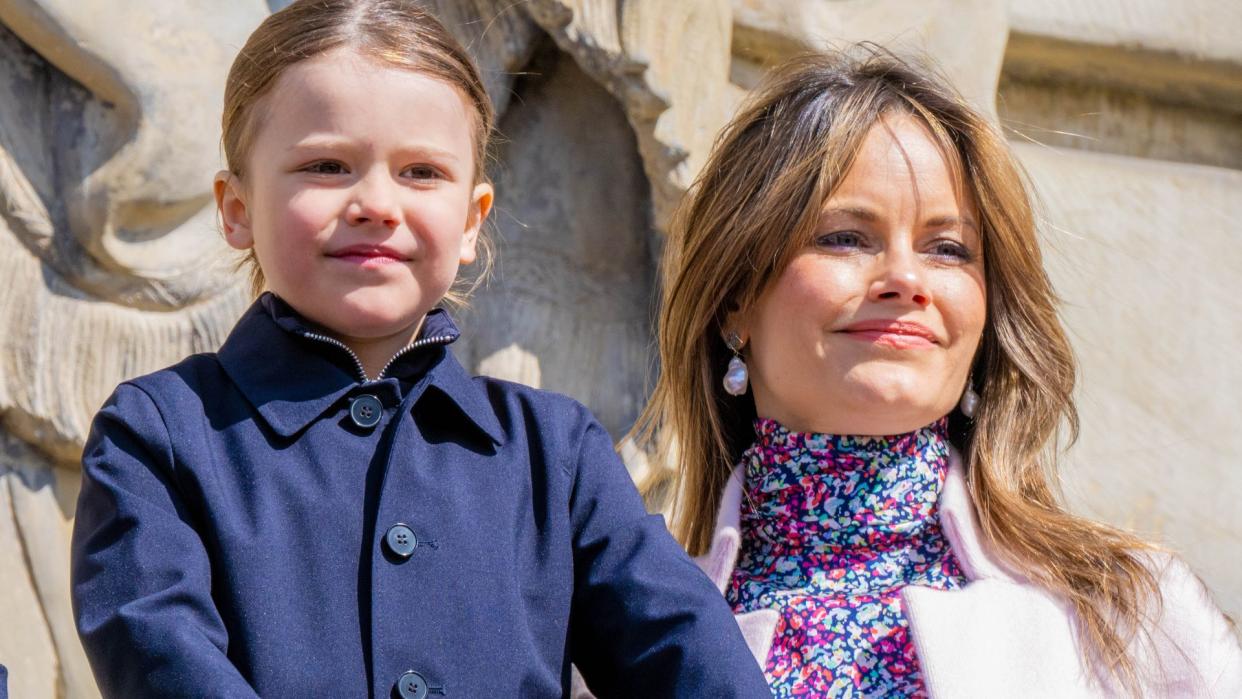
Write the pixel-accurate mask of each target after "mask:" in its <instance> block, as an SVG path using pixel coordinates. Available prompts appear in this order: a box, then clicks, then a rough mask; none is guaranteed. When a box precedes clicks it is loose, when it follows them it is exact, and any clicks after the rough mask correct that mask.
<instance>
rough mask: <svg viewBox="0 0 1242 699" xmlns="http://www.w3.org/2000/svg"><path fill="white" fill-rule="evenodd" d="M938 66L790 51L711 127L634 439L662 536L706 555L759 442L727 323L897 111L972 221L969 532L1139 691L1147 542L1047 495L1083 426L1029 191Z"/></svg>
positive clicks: (776, 268) (675, 234)
mask: <svg viewBox="0 0 1242 699" xmlns="http://www.w3.org/2000/svg"><path fill="white" fill-rule="evenodd" d="M933 76H934V73H933V72H932V71H930V70H927V69H923V68H916V67H913V66H911V65H910V64H908V63H906V62H903V61H901V60H900V59H897V58H896V57H894V56H892V55H891V54H888V53H887V52H884V51H882V50H879V49H876V48H868V49H865V51H864V55H862V56H860V57H850V56H846V55H824V54H816V55H809V56H805V57H801V58H798V59H795V60H794V61H792V62H790V63H788V64H786V65H784V66H781V67H779V68H776V69H774V70H773V71H772V72H771V74H770V77H769V79H768V80H767V81H766V82H765V83H764V84H763V85H761V86H760V87H759V88H758V89H756V91H755V93H754V94H753V95H752V96H751V97H750V99H749V100H748V101H747V102H746V104H744V105H743V106H742V108H741V110H740V112H739V113H738V115H737V116H736V117H735V118H734V119H733V121H732V122H731V123H730V124H729V125H728V126H727V127H726V128H725V130H724V131H723V133H722V134H721V135H720V136H719V138H718V140H717V142H716V144H715V148H714V149H713V152H712V155H711V157H710V158H709V160H708V162H707V164H706V165H705V167H704V168H703V171H702V174H701V175H700V176H699V178H698V180H697V181H696V182H695V184H694V185H693V187H692V188H691V191H690V192H689V194H688V195H687V197H686V199H685V201H684V202H683V204H682V206H681V208H680V209H679V211H678V213H677V215H676V216H675V218H674V221H673V224H672V227H671V231H670V236H669V240H668V243H667V249H666V250H665V257H664V268H663V281H664V299H663V305H662V308H661V311H660V316H659V350H660V362H661V365H660V366H661V374H660V377H659V379H658V381H657V383H656V386H655V389H654V392H653V395H652V397H651V401H650V402H649V403H648V405H647V407H646V409H645V411H644V412H643V414H642V415H641V416H640V418H639V420H638V423H637V424H636V426H635V429H634V432H633V433H632V436H634V438H635V439H636V441H637V442H638V443H639V444H640V445H642V446H644V447H646V448H648V449H649V451H651V452H654V453H655V454H656V459H655V462H656V463H657V464H660V463H662V464H663V466H664V468H663V469H660V468H657V469H655V470H653V471H652V474H651V476H650V477H649V478H648V482H647V483H646V484H645V490H646V491H647V493H648V495H649V497H650V498H652V499H653V500H659V499H667V498H668V497H671V498H672V511H673V530H674V533H675V534H676V535H677V536H678V538H679V539H680V540H681V541H682V543H683V544H684V545H685V546H686V547H687V548H688V549H689V551H690V552H691V553H692V554H695V555H699V554H702V553H703V552H704V551H705V550H706V549H707V547H708V546H709V544H710V538H711V534H712V531H713V528H714V523H715V519H716V514H717V512H716V508H717V506H718V504H719V502H720V497H721V494H722V492H723V490H724V487H725V483H726V481H727V479H728V477H729V474H730V473H731V472H732V470H733V467H734V465H735V464H736V463H737V462H738V460H739V458H740V457H741V454H742V452H743V451H744V450H745V449H746V448H747V447H748V446H749V445H750V444H751V443H752V441H753V439H754V432H753V427H752V420H753V419H754V417H755V409H754V404H753V401H752V400H751V399H750V398H749V397H748V396H744V397H740V398H735V397H733V396H730V395H727V394H725V392H724V390H723V388H722V386H721V381H720V379H721V374H722V372H723V371H724V367H725V366H726V364H727V363H728V360H729V358H730V357H731V356H732V354H731V352H730V351H729V350H728V348H727V347H726V346H725V344H724V341H723V339H722V336H723V334H724V329H723V327H722V323H723V322H724V319H725V317H726V316H727V315H728V313H729V312H730V311H732V310H735V309H738V308H746V307H747V306H748V305H749V304H751V303H752V302H754V301H755V299H756V298H757V297H758V296H759V295H760V294H761V292H762V291H763V290H764V289H765V288H766V287H767V285H768V284H770V283H771V282H773V281H774V280H775V279H776V278H777V277H778V276H779V275H780V273H781V272H782V270H784V268H785V266H786V264H787V263H788V262H789V260H790V259H791V258H792V257H793V255H794V254H795V253H796V252H797V251H799V250H800V249H801V248H803V247H804V246H805V245H807V244H808V243H809V242H810V241H811V239H812V236H813V234H814V229H815V225H816V222H817V220H818V218H819V214H820V210H821V208H822V207H823V204H824V202H825V201H827V199H828V197H829V195H830V194H831V193H832V192H833V190H834V188H835V187H836V186H837V185H838V183H839V182H841V180H842V179H843V178H844V176H845V174H846V173H847V171H848V170H849V168H850V166H851V164H852V162H853V160H854V157H855V155H856V154H857V152H858V149H859V147H860V145H861V143H862V141H863V139H864V137H865V136H866V135H867V133H868V131H869V130H870V129H871V128H872V127H873V126H874V125H876V124H877V123H878V122H879V121H880V120H881V118H882V117H884V116H885V115H888V114H906V115H910V116H912V117H914V118H916V119H919V120H921V121H922V122H923V123H924V124H925V125H926V126H927V127H928V129H929V130H930V132H931V133H932V135H933V138H934V139H935V141H936V142H937V143H938V144H939V146H940V148H941V149H942V150H943V152H944V153H945V154H946V159H947V160H948V161H949V162H951V163H953V164H954V165H955V166H956V169H957V172H958V174H959V175H960V177H959V179H960V185H961V186H964V187H968V188H969V191H970V194H971V196H972V198H973V200H974V201H975V202H976V203H977V206H978V208H979V214H980V217H981V222H980V223H981V226H980V228H981V234H982V239H983V255H984V267H985V270H986V284H987V297H988V309H987V314H988V322H987V326H986V328H985V330H984V335H983V338H982V340H981V344H980V347H979V350H978V353H977V355H976V358H975V361H974V366H973V376H974V382H975V389H976V390H977V391H978V392H979V393H980V395H981V401H980V405H979V407H978V410H977V412H976V413H975V417H974V419H973V421H970V420H967V419H965V418H964V417H962V416H960V415H957V414H956V413H955V415H954V416H953V418H952V422H951V428H952V431H953V433H954V438H955V442H956V445H957V447H958V448H959V449H960V450H961V451H962V453H963V455H964V459H965V466H966V473H967V480H968V484H969V489H970V493H971V495H972V499H973V501H974V505H975V508H976V510H977V511H978V515H979V520H980V523H981V525H982V529H983V531H984V533H985V536H986V537H987V538H988V539H989V540H990V541H991V542H992V543H993V545H994V547H995V548H996V549H997V550H998V551H999V552H1001V553H1002V555H1004V556H1005V557H1006V558H1007V559H1008V560H1009V562H1010V563H1011V564H1012V565H1013V566H1014V567H1015V568H1017V569H1019V570H1021V571H1022V572H1023V573H1024V574H1025V575H1027V576H1028V577H1029V578H1030V579H1032V580H1033V581H1035V582H1037V583H1038V584H1040V585H1042V586H1043V587H1045V588H1046V589H1048V590H1050V591H1052V592H1054V593H1056V594H1058V595H1061V596H1063V597H1064V598H1065V599H1067V600H1069V601H1070V602H1072V604H1073V606H1074V608H1075V609H1076V611H1077V613H1078V618H1079V619H1080V622H1081V623H1080V628H1079V632H1080V638H1081V639H1082V641H1083V642H1082V648H1083V652H1084V655H1085V656H1086V657H1087V658H1088V659H1089V660H1090V661H1091V665H1090V667H1095V668H1098V669H1101V670H1104V674H1105V675H1108V674H1112V675H1114V676H1115V677H1117V678H1119V679H1120V680H1121V681H1122V683H1123V684H1125V685H1127V686H1130V687H1134V686H1136V685H1135V684H1134V683H1135V671H1136V669H1137V668H1135V667H1134V664H1133V662H1132V657H1131V656H1130V654H1129V653H1128V651H1127V649H1128V647H1129V645H1130V641H1131V639H1132V638H1133V635H1134V634H1136V633H1143V632H1144V630H1145V628H1146V622H1147V619H1148V614H1149V613H1150V612H1152V611H1153V610H1152V609H1151V606H1152V605H1154V604H1158V596H1157V595H1155V594H1153V593H1154V591H1155V584H1156V583H1155V580H1154V578H1153V576H1152V574H1151V573H1150V572H1149V570H1148V569H1147V568H1146V567H1145V565H1144V562H1143V561H1144V558H1143V552H1144V550H1147V549H1150V548H1151V547H1150V546H1149V545H1148V544H1146V543H1144V542H1143V541H1141V540H1139V539H1137V538H1135V537H1133V536H1132V535H1130V534H1127V533H1125V532H1123V531H1120V530H1117V529H1114V528H1111V527H1108V526H1104V525H1101V524H1097V523H1094V522H1091V521H1088V520H1085V519H1082V518H1079V517H1076V516H1074V515H1072V514H1070V513H1069V512H1067V511H1066V509H1065V508H1064V506H1063V505H1062V504H1061V502H1060V497H1059V492H1058V488H1057V486H1056V483H1057V479H1056V445H1057V439H1058V432H1059V430H1060V429H1061V428H1062V427H1066V428H1068V432H1069V436H1070V438H1071V441H1072V438H1073V437H1074V436H1076V433H1077V426H1078V425H1077V413H1076V411H1075V408H1074V402H1073V396H1072V391H1073V387H1074V375H1075V364H1074V358H1073V354H1072V352H1071V349H1070V345H1069V342H1068V340H1067V338H1066V335H1065V331H1064V330H1063V328H1062V326H1061V323H1060V320H1059V318H1058V316H1057V310H1056V306H1057V299H1056V297H1055V295H1054V294H1053V290H1052V286H1051V284H1050V283H1049V280H1048V277H1047V275H1046V274H1045V272H1044V269H1043V263H1042V258H1041V254H1040V250H1039V244H1038V241H1037V235H1036V225H1035V218H1034V215H1033V212H1032V206H1031V200H1030V196H1029V194H1028V189H1027V186H1026V184H1025V182H1024V176H1023V174H1022V171H1021V169H1020V168H1019V166H1018V165H1017V163H1016V161H1015V159H1014V156H1013V154H1012V152H1011V151H1010V149H1009V146H1008V144H1007V143H1006V141H1005V139H1004V137H1003V136H1002V135H1001V134H1000V133H999V131H998V130H997V129H996V128H995V127H993V126H992V124H990V123H989V122H988V120H987V119H986V118H985V117H984V116H983V115H982V114H981V113H980V112H978V111H977V110H975V109H973V108H971V107H970V106H969V105H967V104H966V102H965V101H964V100H963V99H962V98H961V97H960V96H959V95H957V94H956V93H955V92H953V91H952V90H951V89H950V88H948V87H947V86H946V83H945V82H944V81H942V80H940V79H938V78H935V77H933ZM828 398H829V397H828V396H825V399H828Z"/></svg>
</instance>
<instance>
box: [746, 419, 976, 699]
mask: <svg viewBox="0 0 1242 699" xmlns="http://www.w3.org/2000/svg"><path fill="white" fill-rule="evenodd" d="M946 427H947V420H946V419H943V418H942V419H941V420H939V421H937V422H935V423H934V424H932V425H929V426H928V427H925V428H923V429H921V430H918V431H915V432H911V433H909V434H903V435H896V436H892V437H848V436H837V435H829V434H814V433H799V432H790V431H789V430H787V429H785V428H784V427H783V426H781V425H780V424H779V423H777V422H775V421H773V420H767V419H759V420H757V421H756V422H755V434H756V441H755V443H754V445H752V446H751V447H750V449H749V450H747V451H746V453H745V454H744V455H743V457H742V465H743V467H744V470H745V479H746V484H745V489H744V495H743V498H742V517H741V526H742V550H741V555H740V557H739V560H738V565H737V568H736V569H735V570H734V572H733V576H732V578H731V580H730V583H729V587H728V589H727V590H726V592H725V594H726V596H727V598H728V600H729V603H730V604H732V605H733V608H734V611H736V612H739V613H740V612H746V611H753V610H756V609H765V608H770V609H776V610H777V611H778V612H779V613H780V621H779V622H778V623H777V627H776V635H775V638H774V639H773V643H772V650H771V652H770V653H769V654H768V659H767V664H766V667H765V672H766V673H767V676H768V683H769V684H770V685H771V687H772V691H773V693H774V694H775V696H777V697H821V696H832V697H881V696H882V697H923V696H926V695H927V691H926V689H925V688H924V685H923V680H922V675H921V673H920V670H919V664H918V659H917V658H916V657H915V653H914V646H913V644H912V642H911V639H910V635H909V625H908V622H907V621H906V616H905V610H904V609H903V606H902V602H901V596H900V592H901V589H902V588H904V587H905V586H906V585H924V586H929V587H935V588H940V589H957V588H959V587H962V586H963V585H965V584H966V577H965V576H964V575H963V574H962V571H961V568H960V567H959V565H958V562H957V559H955V558H954V557H953V553H952V551H951V550H950V549H949V542H948V540H947V539H946V538H945V536H944V532H943V531H941V529H940V520H939V508H938V506H937V501H938V500H939V497H940V491H941V489H942V487H943V486H944V479H945V475H946V473H947V470H948V463H949V459H948V457H949V450H948V442H947V438H946V433H945V432H946Z"/></svg>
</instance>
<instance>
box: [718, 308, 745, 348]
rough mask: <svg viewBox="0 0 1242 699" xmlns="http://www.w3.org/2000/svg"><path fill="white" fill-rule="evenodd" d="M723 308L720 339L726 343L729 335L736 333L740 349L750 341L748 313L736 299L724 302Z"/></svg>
mask: <svg viewBox="0 0 1242 699" xmlns="http://www.w3.org/2000/svg"><path fill="white" fill-rule="evenodd" d="M724 308H725V317H724V325H722V326H721V328H720V339H721V340H724V343H725V344H726V345H727V344H729V338H730V336H732V335H736V336H737V340H738V341H739V342H740V344H739V345H738V349H741V348H742V347H745V346H746V343H747V342H750V314H749V313H748V312H746V310H745V309H743V308H742V307H741V305H740V304H738V303H737V302H736V301H728V302H726V303H725V305H724Z"/></svg>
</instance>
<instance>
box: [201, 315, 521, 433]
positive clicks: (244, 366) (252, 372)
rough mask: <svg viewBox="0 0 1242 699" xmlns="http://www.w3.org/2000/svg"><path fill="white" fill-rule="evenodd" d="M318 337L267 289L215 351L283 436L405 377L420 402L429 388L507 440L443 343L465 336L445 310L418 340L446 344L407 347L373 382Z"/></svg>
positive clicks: (392, 390) (390, 392)
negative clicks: (440, 339)
mask: <svg viewBox="0 0 1242 699" xmlns="http://www.w3.org/2000/svg"><path fill="white" fill-rule="evenodd" d="M317 334H321V333H320V332H319V331H318V330H317V329H316V328H314V327H312V326H311V325H310V324H309V323H307V321H306V320H304V319H303V318H302V317H301V316H299V315H298V314H297V312H296V311H294V310H293V309H292V308H291V307H290V306H289V305H288V304H287V303H285V302H284V301H282V300H281V299H280V298H278V297H276V296H275V295H274V294H271V293H270V292H269V293H264V294H263V295H262V296H260V297H259V299H258V300H257V301H255V302H254V304H252V305H251V306H250V308H249V309H248V310H247V311H246V312H245V313H244V314H243V315H242V317H241V319H240V320H239V321H238V322H237V325H236V326H235V327H234V328H233V331H232V332H231V333H229V336H228V339H226V340H225V341H224V344H223V345H221V347H220V350H219V352H217V354H216V356H217V358H218V359H219V361H220V364H221V366H223V367H224V371H225V373H227V374H228V375H229V378H230V379H232V381H233V383H234V384H236V385H237V388H238V389H239V390H240V391H241V393H242V395H244V396H245V397H246V400H247V401H249V402H250V404H251V405H253V406H254V409H255V410H256V411H257V412H258V413H259V415H260V417H262V419H263V420H264V422H266V423H267V424H268V425H269V426H270V427H271V428H272V430H274V431H275V432H276V433H277V434H279V435H281V436H282V437H292V436H293V435H295V434H297V433H299V432H301V431H302V430H303V429H305V428H306V426H307V425H309V424H310V423H311V422H313V421H314V420H316V419H317V418H319V417H320V416H321V415H323V414H324V413H325V412H327V411H328V410H329V409H331V408H332V407H333V406H334V405H335V404H336V403H337V402H338V401H340V400H342V399H343V398H344V397H345V396H347V395H349V394H351V393H354V392H356V391H361V390H364V389H370V390H373V391H376V392H378V393H381V394H383V395H385V396H396V395H398V394H400V392H401V391H400V389H399V387H400V382H402V381H405V382H408V383H409V384H412V388H410V389H409V391H410V392H413V393H416V394H418V395H417V397H416V398H415V401H416V402H417V401H420V400H422V399H423V398H424V397H425V396H426V394H427V390H426V389H431V390H433V391H434V392H435V393H437V394H439V395H440V396H443V397H444V398H447V399H448V401H449V402H450V403H451V404H452V405H453V406H454V407H456V409H457V410H458V412H460V413H461V414H462V417H465V418H466V419H467V420H468V421H469V422H470V423H471V424H472V425H474V426H475V427H476V428H478V430H479V431H480V432H482V433H483V435H485V436H486V437H487V438H488V439H489V440H490V441H491V442H493V443H494V444H497V445H499V444H502V443H503V441H504V431H503V430H502V429H501V427H500V423H499V421H498V420H497V419H496V414H495V411H494V410H493V408H492V404H491V401H490V400H489V399H488V397H487V395H486V394H485V392H484V389H483V387H482V386H480V385H479V384H478V382H476V381H475V380H474V379H473V378H471V377H470V376H469V375H468V374H467V373H466V370H465V369H464V368H463V367H462V366H461V364H460V363H458V361H457V359H456V358H455V357H454V356H453V354H452V353H451V352H449V351H448V349H447V347H446V346H445V345H446V344H448V343H451V342H453V341H455V340H456V339H457V338H458V337H459V336H460V334H461V333H460V331H458V329H457V326H456V324H454V323H453V320H452V318H450V317H449V315H448V313H447V312H446V311H445V310H443V309H435V310H432V311H431V312H430V313H428V314H427V317H426V320H424V322H423V328H422V331H421V333H420V335H419V337H420V338H429V337H447V338H449V339H448V342H445V343H440V344H434V345H428V346H426V347H421V348H419V349H416V350H412V351H410V352H407V353H406V354H404V355H402V356H401V357H399V358H398V359H397V360H396V361H394V362H393V364H392V366H390V367H389V369H388V371H387V372H386V373H385V377H384V378H382V379H379V380H376V381H364V380H363V377H361V376H359V371H358V368H357V366H356V364H355V362H354V359H353V358H352V357H351V356H350V354H349V353H348V352H347V351H346V350H344V349H343V348H341V347H337V346H335V345H333V344H331V343H329V342H326V341H323V340H318V339H314V338H313V337H312V336H313V335H317ZM382 399H383V398H381V400H382Z"/></svg>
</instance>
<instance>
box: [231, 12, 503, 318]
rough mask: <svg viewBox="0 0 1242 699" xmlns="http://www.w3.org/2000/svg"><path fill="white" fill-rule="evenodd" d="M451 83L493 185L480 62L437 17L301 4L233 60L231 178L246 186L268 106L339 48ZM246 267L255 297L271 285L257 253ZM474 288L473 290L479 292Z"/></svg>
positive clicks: (487, 247)
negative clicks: (287, 75)
mask: <svg viewBox="0 0 1242 699" xmlns="http://www.w3.org/2000/svg"><path fill="white" fill-rule="evenodd" d="M343 47H344V48H350V49H353V50H355V51H357V52H358V53H360V54H362V55H364V56H368V57H370V58H373V59H375V60H379V61H384V62H386V63H390V64H392V65H395V66H398V67H401V68H407V69H409V70H412V71H416V72H418V73H423V74H426V75H428V76H431V77H433V78H437V79H439V80H443V81H444V82H446V83H448V84H449V85H452V86H454V87H456V88H458V89H459V90H461V92H462V94H463V95H464V96H465V97H466V100H467V102H468V104H469V105H470V106H471V107H473V109H474V113H475V119H474V181H475V184H478V183H480V182H484V181H486V180H487V174H486V161H487V153H488V146H489V142H490V140H491V134H492V128H493V126H494V122H495V118H496V117H495V111H494V110H493V108H492V102H491V99H489V98H488V96H487V90H486V89H485V88H484V87H483V81H482V80H481V79H480V77H479V70H478V67H476V66H475V64H474V61H473V59H471V57H470V55H469V54H468V53H467V52H466V50H465V49H464V48H463V47H462V45H461V44H460V43H459V42H458V41H457V40H456V39H455V38H453V35H452V34H450V33H449V32H448V30H447V29H445V28H444V25H442V24H441V23H440V22H439V21H438V20H437V19H436V18H435V17H433V16H431V14H430V13H428V12H427V11H426V10H424V9H422V8H421V7H419V6H418V4H417V3H416V2H414V1H413V0H297V1H296V2H294V3H292V4H290V5H289V6H288V7H286V8H284V9H282V10H280V11H279V12H275V13H273V14H272V15H270V16H269V17H268V18H267V19H265V20H264V21H263V23H262V24H260V25H259V27H258V29H255V30H254V33H253V34H251V35H250V38H249V39H247V40H246V44H245V46H243V47H242V49H241V51H240V52H239V53H238V54H237V58H235V59H234V60H233V66H232V67H231V68H230V69H229V75H228V80H227V82H226V83H225V87H224V115H223V117H222V119H221V122H222V126H223V136H222V139H221V140H222V143H223V147H224V157H225V162H226V165H227V167H228V170H229V172H231V173H232V174H233V175H234V176H235V177H237V178H238V179H239V180H242V181H243V182H244V180H245V174H246V170H245V164H246V158H247V156H248V155H249V153H250V148H251V146H252V144H253V140H254V135H255V131H256V126H257V124H258V121H259V114H258V112H259V110H260V107H261V102H262V99H263V97H264V96H265V95H267V93H268V92H270V91H271V90H272V88H273V86H274V85H275V84H276V81H277V80H278V79H279V78H280V76H281V75H282V74H284V72H285V71H286V70H288V69H289V68H290V67H291V66H293V65H296V64H297V63H300V62H301V61H305V60H307V59H310V58H314V57H315V56H319V55H322V54H324V53H327V52H329V51H332V50H334V49H338V48H343ZM478 244H479V246H480V247H481V248H482V254H481V255H480V259H481V260H482V261H483V266H482V271H481V273H480V274H479V275H477V277H476V283H477V280H481V279H482V278H483V277H484V276H486V272H487V268H488V265H489V264H490V261H491V254H490V253H491V242H490V240H489V239H488V237H487V236H486V235H485V234H483V233H480V235H479V243H478ZM242 266H243V267H245V268H248V269H249V271H250V282H251V290H252V292H253V293H254V295H256V296H257V295H258V294H259V293H260V292H261V291H262V289H263V285H264V278H263V270H262V269H261V268H260V267H259V263H258V260H257V259H256V258H255V257H254V252H253V250H252V251H250V253H249V254H248V255H247V256H246V259H245V260H244V261H243V262H242ZM471 288H473V287H471ZM468 294H469V289H467V290H465V291H463V290H461V289H455V290H450V291H449V293H448V294H447V295H446V296H445V300H446V301H448V302H450V303H460V302H461V301H462V300H463V299H464V297H465V296H467V295H468Z"/></svg>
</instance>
